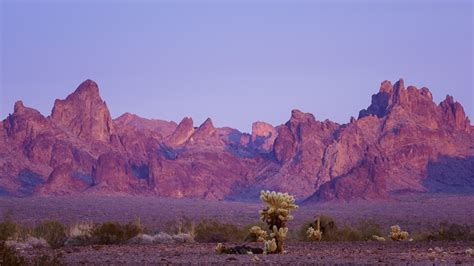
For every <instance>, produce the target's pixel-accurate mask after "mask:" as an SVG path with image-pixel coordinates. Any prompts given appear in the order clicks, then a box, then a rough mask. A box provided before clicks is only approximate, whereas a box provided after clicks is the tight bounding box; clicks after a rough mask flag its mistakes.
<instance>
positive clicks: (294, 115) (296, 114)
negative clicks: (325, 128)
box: [290, 109, 316, 121]
mask: <svg viewBox="0 0 474 266" xmlns="http://www.w3.org/2000/svg"><path fill="white" fill-rule="evenodd" d="M308 119H309V120H316V119H315V118H314V115H313V114H311V113H304V112H301V111H300V110H298V109H293V110H291V118H290V120H293V121H302V120H308Z"/></svg>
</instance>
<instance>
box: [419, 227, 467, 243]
mask: <svg viewBox="0 0 474 266" xmlns="http://www.w3.org/2000/svg"><path fill="white" fill-rule="evenodd" d="M417 239H419V240H430V241H431V240H436V241H464V240H474V233H473V232H472V231H471V228H470V227H469V226H468V225H460V224H456V223H452V224H448V223H441V224H440V225H439V228H438V229H437V230H434V231H433V232H431V233H427V234H422V235H420V236H418V237H417Z"/></svg>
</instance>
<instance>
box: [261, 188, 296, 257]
mask: <svg viewBox="0 0 474 266" xmlns="http://www.w3.org/2000/svg"><path fill="white" fill-rule="evenodd" d="M260 199H261V200H262V201H263V202H265V203H266V204H267V205H268V206H267V207H265V208H264V209H263V210H261V211H260V219H261V220H262V221H264V222H266V223H267V224H268V229H269V230H270V232H271V233H270V237H271V239H270V240H267V241H266V242H265V252H266V253H281V252H283V241H284V240H285V238H286V235H287V233H288V227H286V223H287V222H288V221H289V220H292V219H293V216H291V215H290V211H291V210H293V209H296V208H298V206H297V205H296V204H295V198H294V197H293V196H290V195H288V193H280V192H278V193H277V192H275V191H273V192H270V191H261V192H260Z"/></svg>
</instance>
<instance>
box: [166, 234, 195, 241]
mask: <svg viewBox="0 0 474 266" xmlns="http://www.w3.org/2000/svg"><path fill="white" fill-rule="evenodd" d="M171 237H172V238H173V241H174V242H176V243H193V242H194V237H195V236H194V235H191V234H189V233H180V234H176V235H172V236H171Z"/></svg>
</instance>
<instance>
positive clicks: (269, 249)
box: [263, 238, 278, 254]
mask: <svg viewBox="0 0 474 266" xmlns="http://www.w3.org/2000/svg"><path fill="white" fill-rule="evenodd" d="M277 248H278V246H277V243H276V241H275V238H272V239H271V240H265V248H264V249H263V252H264V253H265V254H268V253H274V252H275V251H276V250H277Z"/></svg>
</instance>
